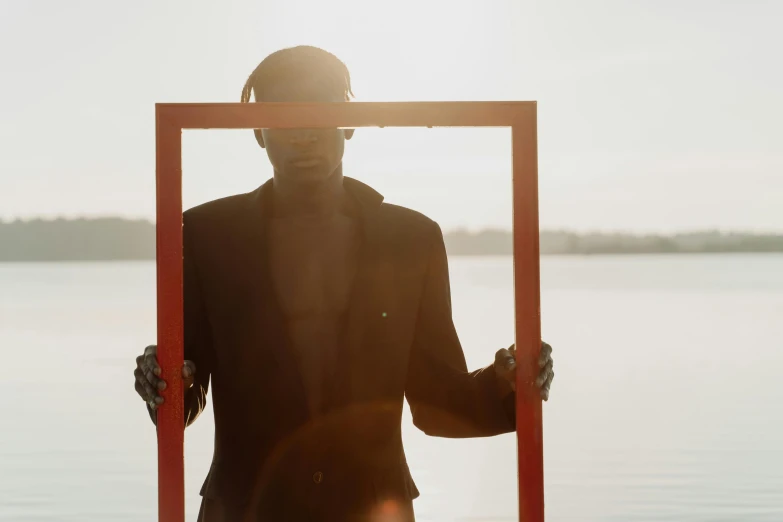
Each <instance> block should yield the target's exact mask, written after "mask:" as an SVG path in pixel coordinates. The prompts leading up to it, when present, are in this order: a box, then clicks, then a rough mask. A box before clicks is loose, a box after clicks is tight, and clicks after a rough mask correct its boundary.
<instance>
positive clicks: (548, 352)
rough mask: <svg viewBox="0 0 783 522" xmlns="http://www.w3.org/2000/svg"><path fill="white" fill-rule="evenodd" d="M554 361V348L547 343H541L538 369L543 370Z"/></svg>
mask: <svg viewBox="0 0 783 522" xmlns="http://www.w3.org/2000/svg"><path fill="white" fill-rule="evenodd" d="M551 360H552V347H551V346H549V345H548V344H547V343H545V342H543V341H542V342H541V353H540V354H539V356H538V367H539V368H543V367H544V366H546V365H547V363H549V361H551Z"/></svg>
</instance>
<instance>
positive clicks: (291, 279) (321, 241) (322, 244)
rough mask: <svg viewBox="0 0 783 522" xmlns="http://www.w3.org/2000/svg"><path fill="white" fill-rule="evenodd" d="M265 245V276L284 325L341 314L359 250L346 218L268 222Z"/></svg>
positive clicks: (290, 219)
mask: <svg viewBox="0 0 783 522" xmlns="http://www.w3.org/2000/svg"><path fill="white" fill-rule="evenodd" d="M269 240H270V241H269V248H270V251H269V256H270V259H269V261H270V269H271V275H272V279H273V281H274V287H275V291H276V294H277V298H278V300H279V303H280V306H281V308H282V311H283V313H284V314H285V316H286V318H287V319H288V320H289V321H297V320H302V319H307V318H310V319H316V318H329V317H338V316H340V315H341V314H342V313H343V312H344V311H345V310H346V308H347V306H348V302H349V300H350V293H351V289H352V287H353V280H354V277H355V275H356V269H357V265H358V249H359V238H358V236H357V227H356V225H355V223H354V222H353V221H352V220H351V219H349V218H348V217H346V216H342V215H337V216H334V217H333V218H332V219H329V220H326V221H324V220H314V219H306V218H304V219H297V218H289V219H281V220H273V221H272V223H271V227H270V236H269Z"/></svg>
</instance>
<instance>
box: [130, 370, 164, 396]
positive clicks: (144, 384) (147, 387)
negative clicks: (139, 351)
mask: <svg viewBox="0 0 783 522" xmlns="http://www.w3.org/2000/svg"><path fill="white" fill-rule="evenodd" d="M134 373H135V374H136V382H137V383H139V385H140V386H141V388H142V390H143V391H144V395H143V397H144V400H146V401H147V402H150V401H152V402H157V400H158V398H161V399H162V397H159V396H158V392H157V391H156V390H155V388H154V387H153V385H152V383H151V382H150V381H149V380H148V379H147V376H146V375H144V373H143V372H142V371H141V370H138V369H137V370H136V372H134ZM160 402H163V401H162V400H161V401H160Z"/></svg>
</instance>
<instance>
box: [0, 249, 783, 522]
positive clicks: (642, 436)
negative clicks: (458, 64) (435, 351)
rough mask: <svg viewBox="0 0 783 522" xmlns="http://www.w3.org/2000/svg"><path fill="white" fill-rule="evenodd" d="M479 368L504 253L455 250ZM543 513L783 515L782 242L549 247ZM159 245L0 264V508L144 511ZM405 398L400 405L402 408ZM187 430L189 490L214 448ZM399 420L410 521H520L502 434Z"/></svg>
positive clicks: (490, 344) (503, 275) (493, 320)
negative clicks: (765, 246)
mask: <svg viewBox="0 0 783 522" xmlns="http://www.w3.org/2000/svg"><path fill="white" fill-rule="evenodd" d="M451 272H452V287H453V301H454V319H455V323H456V325H457V329H458V330H459V333H460V337H461V339H462V342H463V345H464V348H465V352H466V356H467V359H468V363H469V365H470V366H471V367H472V368H476V367H479V366H483V365H486V364H488V363H490V362H491V361H492V360H493V356H494V353H495V351H496V350H497V349H498V348H499V347H503V346H507V345H508V344H510V343H511V342H512V335H513V293H512V271H511V259H510V258H507V257H497V258H452V259H451ZM542 316H543V336H544V339H545V340H547V341H548V342H550V343H551V344H552V345H553V346H554V356H555V360H556V363H555V366H556V371H557V378H556V380H555V383H554V386H553V389H552V397H551V400H550V402H549V403H547V404H545V409H544V424H545V425H544V446H545V457H544V458H545V476H546V502H547V508H546V509H547V520H549V521H563V522H564V521H580V522H589V521H618V522H620V521H623V522H637V521H677V522H695V521H742V522H755V521H758V522H761V521H769V522H780V521H783V447H782V446H783V378H782V377H781V374H782V373H783V256H781V255H728V256H723V255H712V256H698V255H694V256H650V257H644V256H639V257H623V256H618V257H586V258H580V257H562V258H544V260H543V261H542ZM154 340H155V273H154V264H153V263H146V262H139V263H85V264H6V265H2V264H0V362H2V364H0V520H2V521H9V522H32V521H37V522H70V521H74V522H75V521H79V522H99V521H100V522H106V521H117V522H120V521H138V522H142V521H144V522H149V521H151V520H156V518H155V517H156V460H155V454H156V453H155V452H156V446H155V444H156V443H155V430H154V428H153V426H152V424H151V423H150V422H149V419H148V417H147V414H146V412H145V410H144V404H143V402H142V401H141V400H140V399H138V398H137V396H136V395H135V392H134V390H133V377H132V371H133V368H134V364H135V361H134V359H135V357H136V355H137V354H138V353H139V352H140V351H141V349H142V348H143V347H144V346H145V345H147V344H149V343H152V342H154ZM406 415H407V413H406ZM212 435H213V426H212V419H211V411H208V412H206V414H205V415H204V416H202V417H201V418H200V419H199V421H198V422H197V423H196V424H195V425H194V426H193V427H192V428H189V429H188V431H187V435H186V463H187V468H186V474H187V495H188V496H187V508H188V513H189V520H195V515H196V513H197V510H198V503H199V497H198V489H199V487H200V485H201V482H202V480H203V478H204V476H205V474H206V472H207V469H208V465H209V461H210V457H211V451H212V447H211V444H212ZM404 438H405V444H406V450H407V453H408V460H409V462H410V464H411V467H412V472H413V475H414V478H415V479H416V481H417V483H418V485H419V489H420V490H421V492H422V496H421V498H420V499H418V500H417V501H416V510H417V515H418V519H419V520H421V521H449V520H471V521H482V520H483V521H492V522H501V521H512V520H516V449H515V439H514V436H513V435H506V436H501V437H496V438H492V439H482V440H443V439H436V438H430V437H427V436H425V435H423V434H422V433H420V432H419V431H417V430H416V429H415V428H414V427H413V426H412V424H411V423H410V417H409V416H406V418H405V424H404Z"/></svg>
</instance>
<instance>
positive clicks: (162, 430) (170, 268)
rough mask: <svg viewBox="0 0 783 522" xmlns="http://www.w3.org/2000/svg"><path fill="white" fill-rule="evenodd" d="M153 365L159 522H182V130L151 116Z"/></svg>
mask: <svg viewBox="0 0 783 522" xmlns="http://www.w3.org/2000/svg"><path fill="white" fill-rule="evenodd" d="M155 119H156V125H155V140H156V149H157V150H156V187H155V192H156V199H157V210H156V213H157V225H156V250H155V257H156V261H157V302H158V314H157V315H158V362H159V364H160V367H161V372H162V373H161V378H162V379H163V380H165V381H166V384H167V387H166V390H165V391H164V392H163V393H162V395H163V397H164V399H165V402H164V404H163V405H162V406H161V407H160V408H159V410H158V418H157V430H158V520H159V521H161V522H184V521H185V455H184V449H185V448H184V445H185V444H184V443H185V421H184V409H183V384H182V373H181V372H182V364H183V358H184V350H183V339H184V328H183V298H182V281H183V274H182V272H183V270H182V129H181V128H180V127H178V126H175V125H172V124H171V122H169V121H167V120H166V119H165V118H163V117H162V115H161V111H160V110H159V109H158V110H156V118H155Z"/></svg>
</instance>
